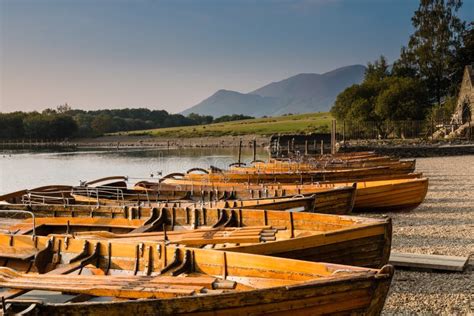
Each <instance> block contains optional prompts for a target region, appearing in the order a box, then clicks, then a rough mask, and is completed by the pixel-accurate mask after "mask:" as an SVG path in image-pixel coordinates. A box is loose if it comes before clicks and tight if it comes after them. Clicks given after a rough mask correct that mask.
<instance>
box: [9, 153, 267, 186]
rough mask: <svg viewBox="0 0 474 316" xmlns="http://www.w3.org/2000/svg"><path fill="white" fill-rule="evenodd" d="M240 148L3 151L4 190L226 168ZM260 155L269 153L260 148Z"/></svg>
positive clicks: (245, 157) (246, 155)
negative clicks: (117, 177) (195, 168)
mask: <svg viewBox="0 0 474 316" xmlns="http://www.w3.org/2000/svg"><path fill="white" fill-rule="evenodd" d="M237 157H238V149H237V148H211V149H209V148H206V149H180V150H178V149H170V150H167V149H160V150H156V149H153V150H120V151H116V150H91V151H80V152H19V151H0V194H4V193H8V192H12V191H15V190H21V189H32V188H35V187H38V186H42V185H47V184H68V185H78V184H79V181H81V180H93V179H97V178H101V177H106V176H118V175H124V176H128V177H129V178H130V181H129V182H130V183H131V184H133V183H135V182H138V181H140V180H142V179H150V178H151V177H152V176H153V178H155V179H156V177H157V176H158V173H159V172H162V174H163V175H166V174H168V173H171V172H184V171H186V170H188V169H190V168H193V167H201V168H209V166H210V165H213V166H216V167H219V168H225V167H227V166H228V165H229V164H230V163H233V162H236V161H237ZM252 158H253V157H252V151H251V150H250V149H247V150H243V152H242V161H244V162H249V161H251V160H252ZM257 158H258V159H267V158H268V154H267V153H266V152H265V151H263V150H259V152H258V153H257Z"/></svg>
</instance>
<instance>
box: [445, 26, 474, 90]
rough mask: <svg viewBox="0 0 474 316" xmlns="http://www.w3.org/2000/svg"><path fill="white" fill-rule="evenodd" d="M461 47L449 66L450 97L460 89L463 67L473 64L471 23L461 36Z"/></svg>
mask: <svg viewBox="0 0 474 316" xmlns="http://www.w3.org/2000/svg"><path fill="white" fill-rule="evenodd" d="M462 42H463V46H462V47H461V48H459V49H458V50H456V55H455V58H454V60H453V61H452V64H451V69H452V70H453V72H452V73H451V76H450V80H451V86H450V89H449V92H450V94H451V95H452V96H457V94H458V92H459V88H460V84H459V83H460V82H461V81H462V77H463V75H464V67H465V66H466V65H472V64H474V22H471V23H470V24H469V25H468V26H467V27H466V29H465V30H464V32H463V34H462Z"/></svg>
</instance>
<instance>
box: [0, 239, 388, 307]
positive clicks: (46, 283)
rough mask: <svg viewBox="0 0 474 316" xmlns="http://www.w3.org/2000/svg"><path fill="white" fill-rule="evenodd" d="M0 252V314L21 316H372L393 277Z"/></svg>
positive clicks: (101, 252) (2, 243)
mask: <svg viewBox="0 0 474 316" xmlns="http://www.w3.org/2000/svg"><path fill="white" fill-rule="evenodd" d="M0 249H1V251H0V258H1V259H3V260H0V262H1V264H0V265H2V266H3V267H2V268H0V288H2V289H3V291H2V296H3V299H2V308H3V311H4V312H5V313H10V314H14V313H22V314H23V315H29V314H34V315H99V314H114V315H115V314H116V315H130V314H137V315H151V314H160V315H180V314H183V315H184V314H186V315H243V314H247V315H248V314H269V313H279V314H283V313H299V314H306V315H308V314H313V315H314V314H368V315H376V314H379V313H380V312H381V310H382V308H383V305H384V301H385V298H386V296H387V293H388V290H389V286H390V282H391V279H392V276H393V268H392V267H391V266H384V267H383V268H382V269H380V270H376V269H366V268H357V267H351V266H344V265H335V264H329V263H315V262H307V261H300V260H293V259H283V258H275V257H268V256H260V255H253V254H245V253H236V252H230V251H216V250H209V249H189V248H176V247H173V246H167V245H165V244H164V243H161V244H156V243H153V242H151V243H150V242H146V241H145V242H140V243H135V244H131V243H121V242H120V241H115V240H114V241H87V240H80V239H67V237H54V238H48V237H36V238H34V239H32V238H31V236H22V235H16V236H11V235H1V234H0ZM61 293H67V294H61ZM24 294H26V295H27V297H28V299H24V298H23V297H25V296H24ZM22 295H23V296H22ZM53 295H54V296H53Z"/></svg>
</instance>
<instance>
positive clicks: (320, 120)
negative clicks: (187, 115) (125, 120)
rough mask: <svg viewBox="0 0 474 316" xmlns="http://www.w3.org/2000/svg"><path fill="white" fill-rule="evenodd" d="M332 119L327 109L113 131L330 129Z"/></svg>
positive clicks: (179, 133) (175, 133) (185, 133)
mask: <svg viewBox="0 0 474 316" xmlns="http://www.w3.org/2000/svg"><path fill="white" fill-rule="evenodd" d="M331 119H332V117H331V114H329V113H327V112H323V113H309V114H298V115H285V116H278V117H268V118H258V119H251V120H242V121H233V122H225V123H216V124H208V125H198V126H185V127H170V128H158V129H150V130H141V131H131V132H121V133H114V134H111V135H129V136H154V137H179V138H181V137H183V138H190V137H209V136H238V135H249V134H252V135H271V134H275V133H311V132H328V131H329V126H330V122H331Z"/></svg>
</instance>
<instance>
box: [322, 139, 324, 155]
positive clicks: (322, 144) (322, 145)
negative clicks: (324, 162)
mask: <svg viewBox="0 0 474 316" xmlns="http://www.w3.org/2000/svg"><path fill="white" fill-rule="evenodd" d="M322 155H324V140H321V156H322Z"/></svg>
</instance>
